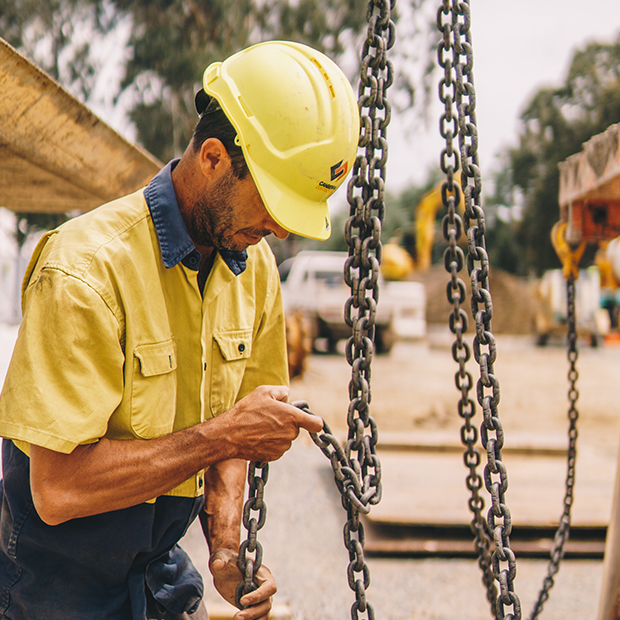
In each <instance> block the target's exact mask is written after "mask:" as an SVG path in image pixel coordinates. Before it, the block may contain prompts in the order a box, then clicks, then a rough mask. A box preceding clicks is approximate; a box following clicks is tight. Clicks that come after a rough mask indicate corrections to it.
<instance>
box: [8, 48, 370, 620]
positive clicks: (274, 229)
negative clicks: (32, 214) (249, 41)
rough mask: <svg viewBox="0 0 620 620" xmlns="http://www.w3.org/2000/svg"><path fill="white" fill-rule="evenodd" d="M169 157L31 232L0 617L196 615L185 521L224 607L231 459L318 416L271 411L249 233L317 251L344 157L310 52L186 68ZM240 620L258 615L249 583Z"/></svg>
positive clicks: (235, 504)
mask: <svg viewBox="0 0 620 620" xmlns="http://www.w3.org/2000/svg"><path fill="white" fill-rule="evenodd" d="M196 105H197V109H198V112H199V114H201V118H200V121H199V123H198V125H197V127H196V130H195V134H194V137H193V139H192V142H191V144H190V145H189V147H188V149H187V151H186V152H185V154H184V155H183V157H182V158H181V159H180V160H176V161H173V162H170V163H169V164H168V165H167V166H166V167H165V168H164V169H163V170H162V171H161V172H160V173H159V174H158V175H157V176H156V177H155V178H154V179H153V180H152V182H151V183H150V184H149V185H148V187H146V188H145V189H144V190H140V191H138V192H136V193H134V194H132V195H130V196H126V197H124V198H121V199H119V200H116V201H114V202H112V203H109V204H107V205H104V206H102V207H100V208H98V209H95V210H94V211H92V212H90V213H87V214H85V215H83V216H81V217H79V218H76V219H74V220H71V221H70V222H67V223H66V224H65V225H63V226H61V227H60V228H59V229H57V230H55V231H52V232H51V233H48V234H47V235H46V236H45V237H44V238H43V240H42V241H41V242H40V244H39V246H38V247H37V249H36V250H35V253H34V256H33V258H32V260H31V262H30V265H29V266H28V269H27V273H26V277H25V279H24V288H23V304H22V305H23V322H22V326H21V328H20V332H19V336H18V339H17V343H16V346H15V351H14V354H13V358H12V360H11V365H10V367H9V370H8V373H7V378H6V382H5V385H4V388H3V391H2V396H1V397H0V435H2V436H3V437H4V438H5V439H4V441H3V474H4V480H3V500H2V515H1V522H0V617H1V618H4V619H7V620H60V619H62V620H74V619H75V620H99V619H101V620H104V619H105V620H144V619H145V618H149V619H150V618H159V619H164V618H173V619H177V618H194V619H195V620H198V619H202V618H206V617H207V616H206V612H205V611H204V608H203V607H202V606H201V603H200V601H201V597H202V580H201V578H200V575H198V574H197V572H196V570H195V568H194V567H193V566H192V564H191V561H190V560H189V558H188V557H187V556H186V555H185V554H184V552H183V551H182V550H181V549H180V548H179V547H178V545H177V544H176V543H177V542H178V540H179V539H180V538H181V537H182V536H183V534H184V533H185V532H186V530H187V528H188V527H189V525H190V523H191V522H192V521H193V520H194V519H195V518H196V516H198V515H199V516H200V520H201V523H202V525H203V530H204V532H205V536H206V539H207V543H208V545H209V549H210V552H211V556H210V569H211V572H212V574H213V578H214V583H215V586H216V588H217V589H218V591H219V592H220V593H221V594H222V595H223V596H224V597H225V598H226V599H227V600H229V601H231V602H233V601H234V592H235V588H236V586H237V584H238V582H239V581H240V580H241V574H240V572H239V571H238V569H237V567H236V558H237V552H238V547H239V538H240V532H239V529H240V512H241V506H242V501H243V487H244V479H245V469H246V461H248V460H258V461H271V460H274V459H278V458H279V457H280V456H281V455H282V454H283V453H284V451H286V450H287V449H288V448H289V447H290V445H291V442H292V441H293V440H294V438H295V437H296V436H297V434H298V432H299V429H300V428H304V429H306V430H308V431H311V432H318V431H319V430H320V429H321V426H322V425H321V422H320V420H318V419H317V418H315V417H313V416H310V415H308V414H306V413H304V412H302V411H300V410H298V409H296V408H295V407H293V406H291V405H289V404H287V402H286V401H287V396H288V388H287V387H285V386H286V382H287V370H286V357H285V339H284V317H283V311H282V304H281V297H280V289H279V279H278V276H277V269H276V265H275V261H274V258H273V255H272V254H271V252H270V250H269V248H268V245H267V244H266V242H265V241H264V240H262V239H263V237H265V236H266V235H268V234H274V235H276V236H277V237H278V238H285V237H286V236H287V235H288V233H289V231H292V232H295V233H298V234H302V235H306V236H309V237H314V238H318V239H321V238H326V237H327V236H328V235H329V213H328V209H327V198H328V197H329V196H330V195H331V193H333V191H335V189H336V188H337V187H338V186H339V185H340V184H341V183H342V181H343V180H344V178H345V176H346V173H347V170H348V169H349V168H350V166H351V164H352V162H353V159H354V157H355V150H356V144H357V137H358V131H359V118H358V112H357V105H356V102H355V98H354V96H353V93H352V90H351V87H350V85H349V84H348V82H347V81H346V79H345V77H344V75H343V74H342V73H341V72H340V70H339V69H338V68H337V67H336V65H335V64H334V63H333V62H332V61H330V60H329V59H328V58H326V57H325V56H323V55H322V54H320V53H319V52H316V51H315V50H312V49H311V48H308V47H306V46H302V45H299V44H293V43H282V42H267V43H263V44H260V45H257V46H254V47H252V48H249V49H247V50H244V51H242V52H239V53H238V54H235V55H234V56H232V57H230V58H229V59H227V60H226V61H224V62H223V63H216V64H214V65H211V66H210V67H209V68H208V69H207V70H206V72H205V76H204V91H201V92H199V93H198V95H197V97H196ZM257 582H258V585H259V587H258V589H257V590H255V591H254V592H251V593H249V594H247V595H245V596H244V597H243V598H242V599H241V603H242V605H243V606H244V607H246V609H244V610H242V611H240V612H239V613H238V614H237V615H236V618H237V619H238V620H253V619H266V618H267V617H268V614H269V610H270V608H271V597H272V595H273V594H274V593H275V591H276V587H275V582H274V579H273V577H272V576H271V574H270V573H269V571H268V569H266V568H265V567H262V568H261V570H260V571H259V574H258V575H257Z"/></svg>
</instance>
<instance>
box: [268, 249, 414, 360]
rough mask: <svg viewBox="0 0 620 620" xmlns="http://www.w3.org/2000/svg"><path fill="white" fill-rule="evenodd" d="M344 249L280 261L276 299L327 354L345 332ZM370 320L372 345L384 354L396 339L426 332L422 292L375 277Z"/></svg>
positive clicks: (305, 253) (347, 291)
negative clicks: (374, 302) (299, 317)
mask: <svg viewBox="0 0 620 620" xmlns="http://www.w3.org/2000/svg"><path fill="white" fill-rule="evenodd" d="M346 259H347V253H346V252H316V251H302V252H299V254H297V255H296V256H294V257H293V258H289V259H287V260H285V261H284V262H282V264H281V265H280V268H279V270H280V279H281V281H282V297H283V300H284V310H285V313H286V314H287V315H291V314H293V313H295V312H298V313H302V314H303V315H304V317H305V318H306V319H307V322H308V324H309V330H310V337H311V339H312V343H313V348H314V349H315V350H319V349H320V347H319V346H317V345H318V341H319V339H322V340H323V343H325V347H324V348H325V349H326V350H327V351H328V352H334V351H335V350H336V344H337V343H338V341H339V340H341V339H343V338H349V337H350V336H351V328H350V327H349V326H348V325H347V324H346V323H345V321H344V305H345V302H346V301H347V299H348V298H349V296H350V295H351V291H350V289H349V287H348V286H347V285H346V284H345V282H344V264H345V261H346ZM379 291H380V293H379V303H378V306H377V316H376V319H375V325H376V329H375V349H376V351H377V353H388V352H389V351H390V349H391V348H392V345H393V344H394V342H395V341H396V340H398V339H420V338H424V337H425V336H426V317H425V312H426V294H425V290H424V285H423V284H421V283H419V282H386V281H384V280H383V279H380V281H379Z"/></svg>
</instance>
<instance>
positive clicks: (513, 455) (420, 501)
mask: <svg viewBox="0 0 620 620" xmlns="http://www.w3.org/2000/svg"><path fill="white" fill-rule="evenodd" d="M459 451H460V452H462V449H460V450H459ZM378 452H379V457H380V459H381V466H382V481H383V497H382V501H381V502H380V503H379V504H378V505H377V506H373V508H372V511H371V513H370V515H369V517H368V519H369V521H370V522H373V523H377V524H409V525H413V524H415V525H418V526H426V525H445V526H463V525H467V524H468V523H469V521H470V520H471V514H470V512H469V509H468V508H467V500H468V497H469V492H468V491H467V489H466V487H465V476H466V474H467V470H466V468H465V466H464V464H463V459H462V456H461V455H460V454H459V453H457V452H456V451H446V450H444V449H440V450H432V449H428V448H425V449H424V450H421V451H416V450H408V451H406V452H402V451H391V450H388V451H385V450H382V449H381V447H380V446H379V450H378ZM481 456H482V465H481V466H480V468H479V473H480V475H482V472H483V465H484V462H485V458H486V456H485V454H482V455H481ZM502 456H503V459H504V463H505V465H506V467H507V471H508V483H509V486H508V492H507V495H506V497H507V502H508V506H509V508H510V511H511V514H512V520H513V523H514V525H515V527H518V526H522V527H523V526H527V527H555V526H556V525H557V522H558V519H559V517H560V515H561V512H562V508H563V497H564V484H565V483H564V480H565V477H566V460H565V458H564V456H563V455H562V453H561V452H560V453H553V451H551V452H549V451H546V452H543V453H541V454H536V453H535V452H530V453H519V452H518V451H515V452H511V451H509V450H505V451H503V452H502ZM614 472H615V453H613V452H612V451H604V450H597V449H596V448H595V447H591V446H584V447H583V448H581V449H580V450H579V452H578V456H577V475H576V485H575V500H574V504H573V513H572V522H573V525H575V526H577V527H606V526H607V524H608V522H609V515H610V513H611V501H612V492H613V484H614ZM481 495H482V497H483V498H484V499H485V506H487V507H488V506H489V505H490V497H489V495H488V494H487V492H486V490H485V489H483V490H482V492H481Z"/></svg>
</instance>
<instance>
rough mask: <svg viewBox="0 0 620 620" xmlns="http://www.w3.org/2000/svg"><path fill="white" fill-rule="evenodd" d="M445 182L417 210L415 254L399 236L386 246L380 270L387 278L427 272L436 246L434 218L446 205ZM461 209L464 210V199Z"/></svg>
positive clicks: (430, 191) (401, 277)
mask: <svg viewBox="0 0 620 620" xmlns="http://www.w3.org/2000/svg"><path fill="white" fill-rule="evenodd" d="M442 185H443V184H442V183H439V184H437V185H435V187H433V188H432V189H430V190H429V191H427V192H426V193H425V194H424V195H423V196H422V198H421V199H420V202H418V204H417V206H416V209H415V223H414V226H413V232H414V239H415V246H414V248H413V255H412V254H411V253H410V252H409V251H407V250H406V249H405V248H404V247H403V246H402V245H401V244H400V243H399V242H398V239H397V238H396V237H393V238H392V239H390V240H389V242H388V243H386V244H385V245H384V246H383V256H382V261H381V273H382V274H383V277H384V278H385V279H386V280H405V279H407V277H408V276H410V275H411V274H412V273H415V272H425V271H428V269H429V267H430V266H431V257H432V252H433V245H434V243H435V217H436V215H437V211H438V210H439V209H442V208H443V199H442ZM458 208H459V209H461V211H462V209H463V201H462V198H461V199H460V200H459V202H458Z"/></svg>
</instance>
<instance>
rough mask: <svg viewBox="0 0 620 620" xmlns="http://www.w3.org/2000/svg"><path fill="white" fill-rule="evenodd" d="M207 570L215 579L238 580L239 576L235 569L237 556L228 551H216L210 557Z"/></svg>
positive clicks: (237, 569) (237, 570)
mask: <svg viewBox="0 0 620 620" xmlns="http://www.w3.org/2000/svg"><path fill="white" fill-rule="evenodd" d="M209 570H210V571H211V574H212V575H213V577H215V578H216V579H219V580H220V581H225V580H227V579H238V578H239V577H240V575H241V573H240V572H239V568H238V567H237V556H236V554H233V553H232V552H231V551H229V550H228V549H217V550H216V551H214V552H213V554H212V555H211V561H210V562H209Z"/></svg>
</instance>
